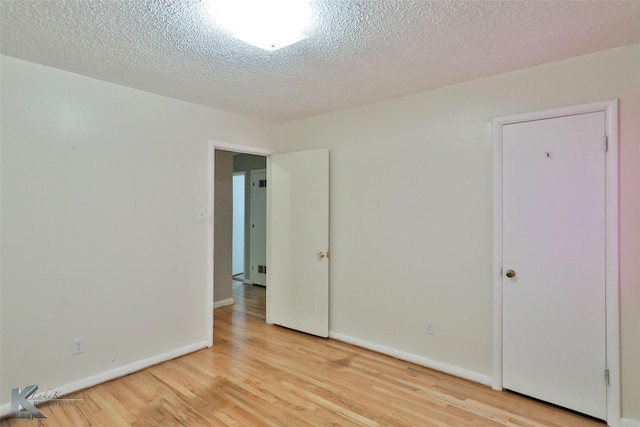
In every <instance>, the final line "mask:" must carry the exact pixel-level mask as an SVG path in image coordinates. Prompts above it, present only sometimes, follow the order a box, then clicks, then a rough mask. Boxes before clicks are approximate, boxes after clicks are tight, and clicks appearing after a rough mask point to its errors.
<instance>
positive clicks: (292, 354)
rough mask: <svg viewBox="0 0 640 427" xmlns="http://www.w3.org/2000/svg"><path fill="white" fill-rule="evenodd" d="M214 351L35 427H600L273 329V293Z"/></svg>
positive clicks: (224, 328) (5, 425) (254, 303)
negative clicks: (269, 304)
mask: <svg viewBox="0 0 640 427" xmlns="http://www.w3.org/2000/svg"><path fill="white" fill-rule="evenodd" d="M234 298H235V301H236V304H235V305H234V306H228V307H223V308H219V309H217V310H216V311H215V332H214V338H215V340H214V342H215V344H214V346H213V347H212V348H209V349H205V350H201V351H198V352H195V353H192V354H189V355H186V356H183V357H180V358H177V359H175V360H171V361H169V362H165V363H162V364H159V365H156V366H152V367H150V368H147V369H145V370H143V371H140V372H137V373H134V374H131V375H128V376H126V377H122V378H119V379H116V380H113V381H110V382H107V383H104V384H100V385H98V386H95V387H91V388H89V389H86V390H83V391H81V392H78V393H75V394H74V395H73V397H74V398H79V399H83V400H82V401H79V402H73V403H71V404H69V405H68V406H57V405H55V404H54V405H50V404H45V405H42V406H41V407H40V409H41V410H42V411H43V412H44V413H45V414H46V415H47V416H48V419H46V420H42V421H40V422H39V421H35V420H34V421H30V420H15V419H14V420H9V419H5V420H3V421H2V422H1V423H0V425H1V426H2V427H14V426H19V427H30V426H34V427H35V426H38V425H40V426H120V425H122V426H214V425H220V426H224V425H236V426H254V425H255V426H262V425H265V426H309V425H310V426H329V425H342V426H376V425H394V426H447V427H448V426H527V427H534V426H539V427H542V426H545V427H549V426H558V427H571V426H594V427H602V426H604V424H602V423H599V422H596V421H594V420H591V419H588V418H585V417H582V416H579V415H576V414H574V413H571V412H568V411H564V410H561V409H559V408H556V407H553V406H550V405H546V404H543V403H540V402H537V401H534V400H531V399H527V398H524V397H521V396H518V395H515V394H512V393H508V392H496V391H493V390H491V389H490V388H489V387H486V386H483V385H480V384H476V383H473V382H469V381H465V380H462V379H459V378H455V377H452V376H449V375H445V374H442V373H439V372H436V371H433V370H430V369H427V368H423V367H421V366H417V365H414V364H411V363H408V362H403V361H400V360H397V359H393V358H391V357H387V356H384V355H381V354H377V353H374V352H371V351H367V350H363V349H360V348H357V347H354V346H351V345H348V344H344V343H341V342H338V341H335V340H331V339H320V338H316V337H312V336H309V335H306V334H302V333H298V332H294V331H291V330H288V329H285V328H281V327H278V326H273V325H267V324H266V323H265V320H264V318H265V316H264V313H265V311H264V310H265V289H264V288H261V287H258V286H253V285H244V284H242V282H234Z"/></svg>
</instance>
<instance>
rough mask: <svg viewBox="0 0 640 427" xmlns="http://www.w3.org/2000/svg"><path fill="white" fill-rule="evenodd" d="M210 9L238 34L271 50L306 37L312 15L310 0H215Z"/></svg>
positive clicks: (237, 35)
mask: <svg viewBox="0 0 640 427" xmlns="http://www.w3.org/2000/svg"><path fill="white" fill-rule="evenodd" d="M210 10H211V13H212V15H213V18H214V20H215V21H216V22H217V23H218V24H219V25H220V26H222V27H223V28H225V29H226V30H227V31H229V32H231V34H233V36H234V37H236V38H237V39H240V40H242V41H243V42H245V43H248V44H250V45H253V46H257V47H259V48H261V49H264V50H268V51H274V50H278V49H281V48H283V47H285V46H289V45H292V44H294V43H297V42H299V41H300V40H303V39H305V38H306V37H307V35H306V34H305V33H304V32H303V31H304V30H306V29H307V27H308V25H309V21H310V19H311V7H310V5H309V1H308V0H215V1H214V2H213V3H212V8H211V9H210Z"/></svg>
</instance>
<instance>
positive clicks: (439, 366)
mask: <svg viewBox="0 0 640 427" xmlns="http://www.w3.org/2000/svg"><path fill="white" fill-rule="evenodd" d="M329 338H333V339H335V340H338V341H343V342H346V343H348V344H353V345H355V346H358V347H362V348H366V349H368V350H373V351H375V352H378V353H382V354H386V355H388V356H392V357H395V358H396V359H400V360H404V361H407V362H411V363H415V364H416V365H420V366H425V367H427V368H431V369H435V370H436V371H441V372H444V373H446V374H450V375H454V376H456V377H460V378H464V379H466V380H470V381H475V382H477V383H480V384H484V385H488V386H491V382H492V380H493V379H492V377H490V376H488V375H483V374H479V373H477V372H473V371H469V370H467V369H463V368H460V367H458V366H453V365H449V364H447V363H443V362H438V361H435V360H431V359H428V358H426V357H423V356H418V355H416V354H412V353H407V352H405V351H401V350H397V349H395V348H391V347H386V346H384V345H380V344H375V343H372V342H369V341H364V340H361V339H359V338H354V337H350V336H348V335H344V334H341V333H339V332H333V331H329Z"/></svg>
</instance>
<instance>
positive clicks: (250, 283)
mask: <svg viewBox="0 0 640 427" xmlns="http://www.w3.org/2000/svg"><path fill="white" fill-rule="evenodd" d="M242 283H244V284H245V285H253V282H252V281H251V280H249V279H244V280H243V281H242Z"/></svg>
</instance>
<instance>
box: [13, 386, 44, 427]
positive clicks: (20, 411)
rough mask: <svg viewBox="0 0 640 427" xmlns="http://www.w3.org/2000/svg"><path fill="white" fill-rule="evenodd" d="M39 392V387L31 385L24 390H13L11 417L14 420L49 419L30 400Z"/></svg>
mask: <svg viewBox="0 0 640 427" xmlns="http://www.w3.org/2000/svg"><path fill="white" fill-rule="evenodd" d="M36 390H38V386H37V385H29V386H26V387H25V388H24V389H22V390H20V389H19V388H12V389H11V416H12V417H14V418H29V419H30V420H32V419H34V418H47V416H46V415H45V414H43V413H42V412H40V411H39V410H38V408H36V407H35V406H34V405H33V404H32V403H31V402H29V400H27V399H29V398H30V397H31V396H33V394H34V393H35V392H36Z"/></svg>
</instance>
